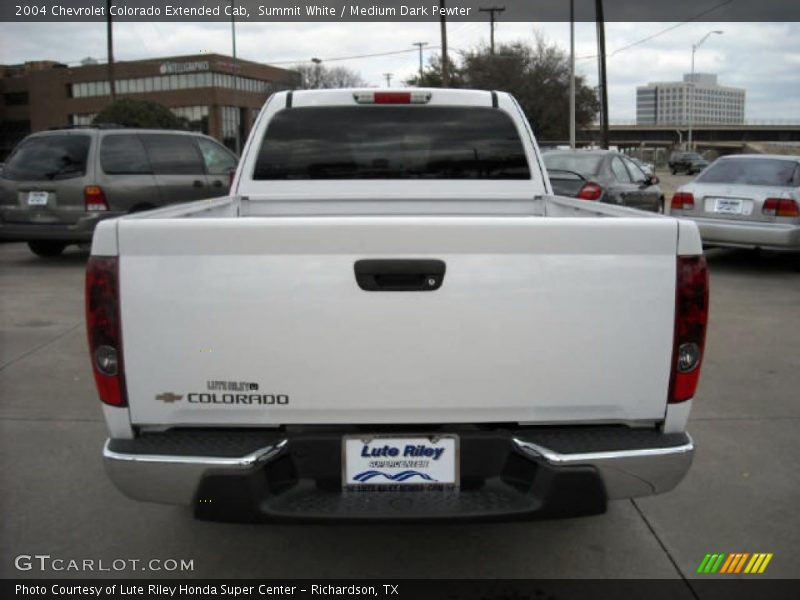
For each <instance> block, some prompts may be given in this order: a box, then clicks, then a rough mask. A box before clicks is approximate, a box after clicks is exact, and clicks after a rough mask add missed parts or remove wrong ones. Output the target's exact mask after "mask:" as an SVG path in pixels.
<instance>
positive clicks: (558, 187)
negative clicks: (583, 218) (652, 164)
mask: <svg viewBox="0 0 800 600" xmlns="http://www.w3.org/2000/svg"><path fill="white" fill-rule="evenodd" d="M542 159H543V160H544V164H545V166H546V167H547V173H548V175H549V176H550V184H551V185H552V186H553V192H554V193H556V194H559V195H562V196H573V197H575V198H581V199H583V200H596V201H598V202H606V203H608V204H620V205H622V206H629V207H631V208H639V209H641V210H649V211H653V212H663V210H664V194H663V192H662V191H661V188H660V187H659V186H658V177H656V176H655V175H647V174H646V173H645V172H644V171H642V169H641V168H639V166H638V165H636V163H634V162H633V161H632V160H631V159H630V158H629V157H627V156H625V155H624V154H620V153H619V152H613V151H611V150H559V151H556V152H548V153H546V154H544V155H542Z"/></svg>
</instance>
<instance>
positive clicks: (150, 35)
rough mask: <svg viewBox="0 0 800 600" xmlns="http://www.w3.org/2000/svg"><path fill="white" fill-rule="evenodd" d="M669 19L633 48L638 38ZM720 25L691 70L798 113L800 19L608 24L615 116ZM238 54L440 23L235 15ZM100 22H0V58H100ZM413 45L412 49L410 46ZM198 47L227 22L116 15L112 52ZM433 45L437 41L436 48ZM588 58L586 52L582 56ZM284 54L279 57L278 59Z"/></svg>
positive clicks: (760, 106) (414, 59)
mask: <svg viewBox="0 0 800 600" xmlns="http://www.w3.org/2000/svg"><path fill="white" fill-rule="evenodd" d="M669 28H672V29H671V30H669V31H666V32H665V33H662V34H660V35H657V36H656V37H654V38H653V39H650V40H648V41H644V42H642V43H640V44H638V45H635V46H633V47H631V48H628V49H624V50H621V51H619V52H617V53H615V51H617V50H619V49H622V48H624V47H626V46H628V45H630V44H633V43H634V42H637V41H640V40H643V39H645V38H648V37H650V36H653V35H654V34H658V33H659V32H662V31H664V30H667V29H669ZM714 29H721V30H723V31H724V34H723V35H713V36H711V37H710V38H708V39H707V40H706V42H705V43H704V44H703V45H702V47H700V49H699V50H698V51H697V53H696V59H695V70H696V71H697V72H708V73H716V74H717V75H718V76H719V81H720V83H721V84H722V85H731V86H736V87H743V88H745V89H746V90H747V99H746V109H745V111H746V118H747V119H756V120H767V119H769V120H772V119H794V120H800V23H690V24H682V25H681V24H677V23H608V24H607V27H606V46H607V53H608V54H609V59H608V78H609V104H610V119H611V121H612V122H614V121H616V122H621V121H628V120H633V119H635V117H636V107H635V102H636V100H635V99H636V91H635V89H636V86H637V85H642V84H645V83H647V82H648V81H673V80H678V79H680V78H681V76H682V75H683V74H684V73H688V72H689V71H690V67H691V54H692V51H691V48H692V43H694V42H697V41H698V40H699V39H700V38H702V37H703V36H704V35H705V34H706V33H707V32H708V31H710V30H714ZM537 31H538V32H540V33H542V34H543V35H544V36H545V38H546V39H547V40H548V41H550V42H553V43H556V44H558V45H559V46H561V47H562V48H564V49H565V50H568V49H569V24H568V23H503V22H500V23H498V25H497V29H496V33H495V36H496V43H498V44H499V43H503V42H511V41H517V40H523V41H532V40H533V36H534V34H535V32H537ZM236 32H237V36H236V39H237V53H238V55H239V56H240V57H242V58H246V59H249V60H253V61H258V62H264V63H268V64H276V63H278V64H280V66H288V65H287V64H285V63H287V61H288V62H289V63H291V62H293V61H298V60H309V59H310V58H312V57H318V58H321V59H323V60H324V59H331V58H336V57H342V56H352V55H362V54H373V53H380V52H391V51H395V50H404V49H407V48H412V43H413V42H417V41H421V42H428V43H429V44H430V45H431V46H438V44H439V43H440V37H439V23H438V22H430V23H299V24H298V23H247V24H237V29H236ZM488 34H489V25H488V23H452V24H450V25H449V27H448V44H449V45H450V47H451V49H452V50H451V53H453V54H454V53H455V51H456V50H465V49H470V48H474V47H475V46H477V45H479V44H487V43H488V38H489V35H488ZM105 48H106V39H105V24H104V23H23V24H14V25H12V24H10V23H0V63H6V64H8V63H12V64H13V63H19V62H24V61H26V60H41V59H53V60H60V61H63V62H68V63H77V62H78V61H80V60H81V59H83V58H85V57H87V56H92V57H95V58H99V59H101V60H103V61H104V60H105V52H106V50H105ZM412 49H413V50H415V49H414V48H412ZM596 51H597V49H596V38H595V28H594V24H592V23H578V24H576V56H577V57H578V61H577V69H578V73H579V74H582V75H585V76H586V77H587V79H588V81H589V83H590V84H591V85H596V83H597V62H596V59H594V58H593V57H594V55H595V54H596ZM200 52H217V53H221V54H230V53H231V32H230V24H229V23H185V24H175V23H164V22H161V23H116V24H115V25H114V53H115V57H116V59H117V60H137V59H143V58H155V57H164V56H173V55H181V54H196V53H200ZM431 52H432V53H433V52H438V50H432V51H431ZM586 57H589V58H586ZM418 61H419V59H418V54H417V53H416V51H413V52H409V53H407V54H398V55H393V56H385V57H374V58H362V59H352V60H343V61H336V62H333V61H330V62H327V63H326V64H328V65H330V66H333V65H342V66H345V67H348V68H350V69H353V70H355V71H357V72H359V73H360V74H361V76H362V77H363V78H364V79H365V80H366V81H368V82H369V83H370V84H371V85H375V86H379V85H380V86H384V85H385V79H384V77H383V74H384V73H392V77H393V79H392V82H393V84H401V82H402V81H403V80H404V79H406V78H407V77H409V76H410V75H412V74H413V73H414V72H415V71H416V70H417V69H418V64H419V62H418ZM281 63H283V64H281Z"/></svg>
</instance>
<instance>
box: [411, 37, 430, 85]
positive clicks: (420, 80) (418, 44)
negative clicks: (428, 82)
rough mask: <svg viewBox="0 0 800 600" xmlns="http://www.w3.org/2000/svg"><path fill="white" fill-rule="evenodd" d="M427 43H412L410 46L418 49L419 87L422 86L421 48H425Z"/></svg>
mask: <svg viewBox="0 0 800 600" xmlns="http://www.w3.org/2000/svg"><path fill="white" fill-rule="evenodd" d="M427 45H428V42H414V43H413V44H412V46H417V47H418V48H419V85H422V47H423V46H427Z"/></svg>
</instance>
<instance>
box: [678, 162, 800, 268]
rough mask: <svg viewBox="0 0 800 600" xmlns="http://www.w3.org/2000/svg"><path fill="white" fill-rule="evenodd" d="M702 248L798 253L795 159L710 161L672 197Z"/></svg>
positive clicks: (799, 186)
mask: <svg viewBox="0 0 800 600" xmlns="http://www.w3.org/2000/svg"><path fill="white" fill-rule="evenodd" d="M670 213H671V214H672V215H673V216H676V217H685V218H688V219H691V220H693V221H694V222H695V223H697V225H698V227H699V228H700V235H701V237H702V238H703V244H704V245H708V246H728V247H734V248H763V249H765V250H779V251H790V252H797V251H800V156H780V155H767V154H754V155H750V154H740V155H731V156H724V157H722V158H719V159H717V160H716V161H714V163H713V164H712V165H710V166H709V167H708V168H706V169H705V170H704V171H703V172H702V173H701V174H700V175H699V176H698V177H696V178H695V179H694V180H693V181H692V182H690V183H688V184H686V185H683V186H681V187H680V188H678V191H677V192H676V193H675V195H674V196H673V197H672V203H671V207H670Z"/></svg>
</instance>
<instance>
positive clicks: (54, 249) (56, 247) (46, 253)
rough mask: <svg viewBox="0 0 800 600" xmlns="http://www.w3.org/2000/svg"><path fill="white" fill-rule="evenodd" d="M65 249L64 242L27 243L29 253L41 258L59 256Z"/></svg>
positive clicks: (38, 241) (37, 241)
mask: <svg viewBox="0 0 800 600" xmlns="http://www.w3.org/2000/svg"><path fill="white" fill-rule="evenodd" d="M66 247H67V244H66V242H53V241H50V240H36V241H35V242H28V248H30V250H31V252H33V253H34V254H35V255H36V256H41V257H42V258H52V257H54V256H60V255H61V253H62V252H63V251H64V248H66Z"/></svg>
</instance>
